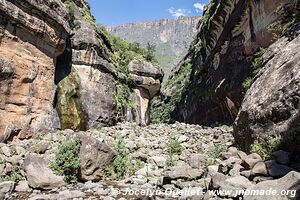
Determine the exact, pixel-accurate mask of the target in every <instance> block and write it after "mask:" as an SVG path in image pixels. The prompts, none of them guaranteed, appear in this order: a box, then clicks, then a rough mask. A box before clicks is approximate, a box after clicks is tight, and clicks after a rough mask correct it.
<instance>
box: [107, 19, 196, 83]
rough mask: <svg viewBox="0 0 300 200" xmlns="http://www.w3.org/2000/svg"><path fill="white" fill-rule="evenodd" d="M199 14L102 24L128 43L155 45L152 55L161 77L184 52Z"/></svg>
mask: <svg viewBox="0 0 300 200" xmlns="http://www.w3.org/2000/svg"><path fill="white" fill-rule="evenodd" d="M200 19H201V17H179V18H178V20H171V19H162V20H156V21H149V22H138V23H130V24H123V25H120V26H117V27H106V29H107V30H108V31H109V32H110V33H111V34H114V35H117V36H119V37H121V38H123V39H125V40H127V41H129V42H137V43H139V44H140V45H141V46H142V47H146V45H147V43H148V42H150V43H152V44H155V45H156V56H157V59H158V61H159V64H160V66H161V67H162V69H163V70H164V73H165V77H164V78H165V80H166V79H167V78H168V77H169V75H170V73H171V70H172V69H173V68H174V66H175V65H176V64H177V63H178V62H179V61H180V59H182V58H183V56H184V55H185V54H186V53H187V50H188V47H189V45H190V43H191V42H192V40H193V38H194V36H195V34H196V31H197V29H196V27H197V24H198V22H199V20H200Z"/></svg>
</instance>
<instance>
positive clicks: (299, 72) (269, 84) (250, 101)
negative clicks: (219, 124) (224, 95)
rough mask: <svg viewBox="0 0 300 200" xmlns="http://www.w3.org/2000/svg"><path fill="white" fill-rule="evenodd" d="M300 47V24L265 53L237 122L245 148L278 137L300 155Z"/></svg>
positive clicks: (238, 136)
mask: <svg viewBox="0 0 300 200" xmlns="http://www.w3.org/2000/svg"><path fill="white" fill-rule="evenodd" d="M299 49H300V24H298V25H297V26H295V27H294V28H293V30H292V31H291V32H290V34H287V35H285V36H284V37H282V38H280V39H279V40H278V41H277V42H275V43H274V44H272V45H271V46H270V48H269V49H268V50H267V52H266V53H265V54H264V56H263V60H264V62H263V64H264V66H263V68H262V70H261V71H260V72H259V74H258V75H257V77H256V80H255V82H254V83H253V85H252V86H251V88H250V89H249V90H248V91H247V93H246V95H245V99H244V101H243V103H242V107H241V108H240V111H239V114H238V117H237V119H236V121H235V127H234V136H235V139H236V141H237V143H238V144H239V145H240V147H241V148H243V149H247V150H249V149H250V146H251V144H252V143H253V142H254V141H255V140H259V141H258V142H260V143H262V144H268V143H269V141H270V140H274V139H277V140H279V141H281V148H284V149H287V150H289V151H290V152H294V153H295V154H298V155H299V150H300V149H299V144H300V140H299V130H300V124H299V121H300V113H299V112H300V110H299V105H300V96H299V95H300V69H299V68H300V52H299V51H298V50H299ZM262 86H263V87H262Z"/></svg>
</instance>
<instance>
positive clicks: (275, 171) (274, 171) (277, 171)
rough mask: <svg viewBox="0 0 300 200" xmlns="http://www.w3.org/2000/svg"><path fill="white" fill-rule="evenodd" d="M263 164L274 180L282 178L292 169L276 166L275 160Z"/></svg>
mask: <svg viewBox="0 0 300 200" xmlns="http://www.w3.org/2000/svg"><path fill="white" fill-rule="evenodd" d="M265 163H266V166H267V169H268V173H269V174H270V176H272V177H274V178H280V177H283V176H285V175H286V174H288V173H289V172H290V171H292V170H293V169H292V168H290V167H288V166H286V165H280V164H278V163H277V162H276V161H275V160H268V161H266V162H265Z"/></svg>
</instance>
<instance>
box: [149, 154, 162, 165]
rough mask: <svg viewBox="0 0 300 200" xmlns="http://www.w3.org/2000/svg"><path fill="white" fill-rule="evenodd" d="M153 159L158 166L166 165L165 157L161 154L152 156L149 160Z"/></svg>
mask: <svg viewBox="0 0 300 200" xmlns="http://www.w3.org/2000/svg"><path fill="white" fill-rule="evenodd" d="M151 160H152V161H153V162H154V163H155V164H156V165H157V166H158V167H164V166H165V165H166V158H165V157H163V156H152V157H151V158H150V161H151Z"/></svg>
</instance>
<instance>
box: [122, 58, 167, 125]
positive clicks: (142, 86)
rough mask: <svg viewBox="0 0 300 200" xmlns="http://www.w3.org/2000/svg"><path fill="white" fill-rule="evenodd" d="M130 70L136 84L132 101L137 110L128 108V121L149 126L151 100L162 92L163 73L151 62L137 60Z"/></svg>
mask: <svg viewBox="0 0 300 200" xmlns="http://www.w3.org/2000/svg"><path fill="white" fill-rule="evenodd" d="M128 69H129V72H130V73H131V77H132V81H133V82H134V84H135V88H134V93H133V94H132V96H131V97H130V99H131V100H132V101H133V102H134V104H135V107H136V108H135V109H132V108H128V111H127V121H135V122H137V123H138V124H139V125H143V126H144V125H148V124H149V123H150V100H151V99H152V98H153V97H154V96H155V95H156V94H157V93H158V92H159V91H160V87H161V81H162V78H163V72H162V71H161V70H160V69H159V67H157V66H154V65H153V64H152V63H150V62H147V61H137V60H133V61H131V62H130V63H129V65H128Z"/></svg>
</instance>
